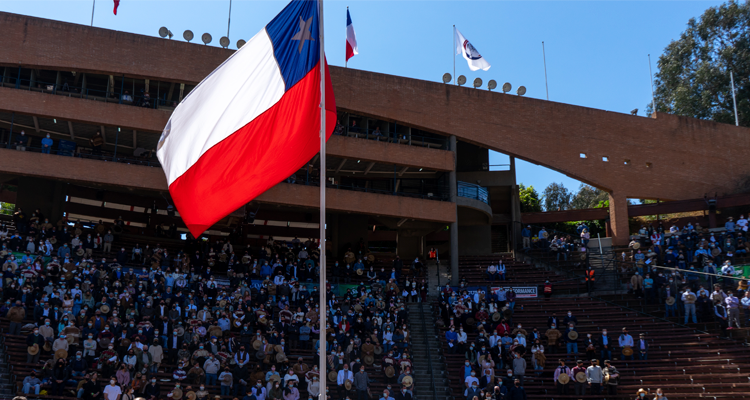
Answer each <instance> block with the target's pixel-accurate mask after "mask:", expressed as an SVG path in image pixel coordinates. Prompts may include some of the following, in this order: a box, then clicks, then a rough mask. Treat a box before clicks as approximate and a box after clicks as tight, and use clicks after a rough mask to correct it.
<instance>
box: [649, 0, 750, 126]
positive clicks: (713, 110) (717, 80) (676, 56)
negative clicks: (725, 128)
mask: <svg viewBox="0 0 750 400" xmlns="http://www.w3.org/2000/svg"><path fill="white" fill-rule="evenodd" d="M658 68H659V72H658V73H657V74H656V76H655V81H654V85H655V103H656V111H660V112H666V113H671V114H677V115H685V116H690V117H695V118H702V119H710V120H714V121H717V122H724V123H734V107H733V104H732V90H731V84H730V79H729V72H730V71H732V72H733V73H734V80H735V83H734V84H735V90H736V96H737V111H738V113H739V122H740V125H742V126H750V112H748V111H747V110H748V109H750V82H749V80H750V76H749V75H750V5H749V4H748V3H745V2H743V3H741V4H738V3H737V2H735V1H730V2H728V3H725V4H722V5H720V6H718V7H711V8H709V9H708V10H706V11H705V12H704V13H703V15H702V16H701V17H700V18H699V19H698V20H696V19H695V18H692V19H690V21H688V24H687V29H686V30H685V32H683V33H682V35H680V38H679V39H678V40H675V41H672V42H671V43H670V44H669V45H668V46H667V47H666V49H664V54H662V55H661V56H660V57H659V61H658ZM647 109H648V110H651V105H650V104H649V106H648V107H647Z"/></svg>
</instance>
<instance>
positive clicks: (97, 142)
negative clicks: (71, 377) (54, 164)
mask: <svg viewBox="0 0 750 400" xmlns="http://www.w3.org/2000/svg"><path fill="white" fill-rule="evenodd" d="M89 143H90V144H91V149H92V154H94V155H96V156H99V155H101V154H102V145H103V144H104V137H102V133H101V132H100V131H96V133H95V134H94V136H93V137H92V138H91V139H89ZM111 400H115V399H111Z"/></svg>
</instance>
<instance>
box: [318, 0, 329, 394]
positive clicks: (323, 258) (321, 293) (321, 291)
mask: <svg viewBox="0 0 750 400" xmlns="http://www.w3.org/2000/svg"><path fill="white" fill-rule="evenodd" d="M318 7H319V10H318V22H319V26H318V36H319V37H320V42H319V43H318V44H319V45H320V230H319V232H320V240H319V241H318V243H319V246H320V287H319V289H318V291H319V293H318V294H319V296H320V298H319V301H320V318H319V320H320V334H319V340H320V343H319V345H318V350H319V351H320V356H319V360H318V363H320V366H319V368H320V376H319V377H318V382H320V396H319V398H321V399H324V400H325V398H326V384H327V383H328V382H327V381H326V379H327V378H326V359H327V357H326V320H327V317H328V313H327V311H326V309H327V307H326V64H325V56H326V55H325V42H324V41H323V0H318Z"/></svg>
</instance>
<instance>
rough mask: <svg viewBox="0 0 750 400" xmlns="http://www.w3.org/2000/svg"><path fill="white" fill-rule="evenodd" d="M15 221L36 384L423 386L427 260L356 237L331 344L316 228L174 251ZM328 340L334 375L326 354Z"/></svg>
mask: <svg viewBox="0 0 750 400" xmlns="http://www.w3.org/2000/svg"><path fill="white" fill-rule="evenodd" d="M14 222H15V228H14V229H8V228H7V227H3V228H2V229H0V236H2V237H0V239H1V240H2V250H1V251H0V256H1V257H2V258H3V267H2V269H3V281H2V295H3V304H2V306H1V307H0V313H2V315H5V316H6V317H7V319H8V320H9V324H10V325H9V328H8V333H9V334H10V335H25V337H26V344H27V349H26V350H27V359H26V362H27V363H28V364H30V365H31V366H32V367H33V370H34V372H32V373H31V374H29V376H27V377H26V378H25V379H24V381H23V392H24V393H36V394H39V393H40V391H46V393H47V394H50V395H55V396H69V397H78V398H82V399H87V400H93V399H104V400H118V398H119V397H122V398H133V397H143V398H146V399H148V400H156V399H163V398H165V397H164V393H168V394H167V396H168V397H169V398H171V399H172V400H179V399H181V398H183V397H186V398H188V399H189V400H194V399H198V400H205V399H208V398H213V397H215V396H216V397H219V396H221V397H227V398H232V397H235V398H237V399H244V400H265V399H273V400H281V399H283V400H299V399H300V397H301V396H305V395H307V396H308V398H309V399H313V398H317V397H318V395H319V385H320V383H319V380H320V379H328V382H329V390H328V395H327V398H328V399H332V400H340V399H348V400H353V399H354V398H355V396H356V398H357V399H358V400H365V399H367V398H369V397H370V396H371V395H373V397H381V395H380V393H375V394H372V393H369V390H370V386H371V383H372V382H373V380H374V378H371V377H370V375H368V373H375V375H376V376H377V377H378V378H380V377H383V379H384V380H386V382H385V383H386V384H387V386H386V389H385V390H384V391H383V393H382V397H383V399H384V400H410V399H411V398H412V397H411V396H412V395H413V387H414V376H413V374H412V368H413V365H412V360H411V356H410V347H411V340H412V335H411V331H410V329H409V325H408V318H407V311H406V308H405V304H404V303H405V302H407V301H423V300H424V297H425V296H426V283H425V282H424V281H422V282H421V283H418V277H417V275H418V274H419V272H421V269H422V264H421V262H420V261H419V259H416V260H414V262H412V263H411V265H407V266H406V267H404V264H403V262H402V261H401V260H400V259H398V258H396V260H394V261H393V265H392V268H388V269H386V268H385V267H380V268H376V265H375V264H374V263H373V261H372V259H371V258H368V256H367V253H366V252H362V251H361V250H358V251H357V253H355V252H353V251H351V250H350V251H348V252H347V253H346V255H345V257H344V259H342V260H341V261H342V262H341V264H339V262H338V261H336V262H335V264H334V265H333V266H331V269H329V274H331V275H329V276H331V278H332V279H337V280H340V281H342V282H343V281H344V280H347V279H349V280H350V279H351V278H352V277H354V276H358V277H359V279H358V280H359V283H358V284H357V283H355V284H352V285H350V286H351V287H349V288H348V289H347V290H346V291H345V292H343V291H342V292H340V293H339V292H337V291H336V289H338V288H337V287H336V286H337V285H332V284H331V283H327V284H326V287H325V291H326V293H325V299H326V305H327V310H328V311H329V314H328V316H327V317H328V320H327V327H326V341H325V342H324V343H322V344H321V343H320V342H319V341H318V335H319V330H318V322H319V318H320V305H319V302H318V300H319V292H318V286H317V285H313V284H310V283H309V282H317V279H318V274H319V265H318V261H319V259H318V249H317V248H318V244H317V243H316V242H315V241H313V240H309V241H307V242H304V243H303V242H302V241H301V240H299V239H297V238H295V239H294V240H291V241H288V242H287V241H274V240H273V239H272V238H271V239H269V240H268V242H267V243H266V244H265V245H264V246H261V247H260V248H248V249H247V251H244V253H242V254H237V253H235V250H234V247H233V245H232V243H231V242H230V241H229V240H224V241H220V242H216V243H215V244H212V245H209V246H205V247H202V248H201V249H197V250H194V251H191V250H184V251H183V250H179V251H177V252H176V254H173V253H172V252H170V251H169V250H168V249H167V248H166V247H162V246H160V245H159V244H156V245H150V244H146V245H145V246H144V247H141V246H140V245H135V246H134V247H133V248H132V249H131V250H130V251H127V250H126V249H125V247H120V249H119V251H118V250H117V247H118V246H117V241H118V236H117V235H113V234H112V229H111V228H112V227H113V226H110V225H107V224H104V223H100V224H98V225H96V226H94V228H93V229H90V230H89V229H86V228H85V227H83V226H81V225H79V224H69V223H68V222H67V221H60V222H58V224H56V225H53V224H51V223H50V222H49V220H48V219H47V218H45V217H44V216H43V215H42V214H41V212H39V210H36V211H35V212H34V213H32V214H31V216H29V215H27V214H26V213H25V212H24V211H23V210H21V209H19V210H18V211H17V212H16V214H15V215H14ZM117 223H121V221H120V222H116V224H117ZM36 243H39V246H36ZM113 246H114V247H115V248H114V249H113V248H112V247H113ZM365 250H366V249H365ZM21 254H22V256H21V257H18V256H19V255H21ZM355 255H356V257H355ZM219 270H221V271H224V270H226V276H224V275H223V272H222V275H221V276H219V275H217V272H215V271H219ZM378 270H379V271H378ZM368 271H369V272H368ZM402 273H404V274H405V275H406V276H405V277H402V276H401V274H402ZM329 282H330V281H329ZM323 346H324V348H325V350H326V352H327V354H328V358H327V361H328V365H327V368H328V371H329V374H328V376H326V377H321V376H319V373H318V367H317V365H316V363H317V356H315V354H319V351H320V348H321V347H323ZM295 355H299V357H295ZM121 395H122V396H121Z"/></svg>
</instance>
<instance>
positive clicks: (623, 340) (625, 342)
mask: <svg viewBox="0 0 750 400" xmlns="http://www.w3.org/2000/svg"><path fill="white" fill-rule="evenodd" d="M618 343H619V345H620V348H621V349H622V350H623V351H624V350H625V349H626V348H630V349H631V350H632V348H633V337H632V336H630V334H629V333H628V328H622V333H621V334H620V337H619V339H618ZM628 358H630V359H631V360H634V359H635V358H634V357H633V353H630V355H629V356H626V355H625V353H624V352H623V353H622V359H623V360H627V359H628Z"/></svg>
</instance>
